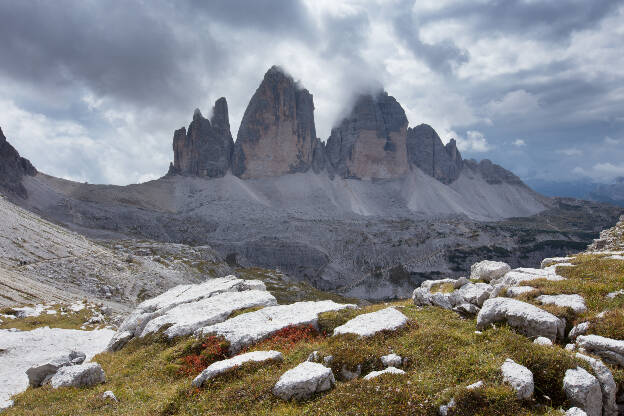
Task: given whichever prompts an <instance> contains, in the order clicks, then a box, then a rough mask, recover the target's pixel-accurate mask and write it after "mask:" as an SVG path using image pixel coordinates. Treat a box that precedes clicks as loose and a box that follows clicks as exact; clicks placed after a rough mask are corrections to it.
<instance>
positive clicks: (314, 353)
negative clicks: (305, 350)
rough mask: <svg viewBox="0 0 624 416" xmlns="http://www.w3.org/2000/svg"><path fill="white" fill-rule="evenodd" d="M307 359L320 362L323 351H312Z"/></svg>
mask: <svg viewBox="0 0 624 416" xmlns="http://www.w3.org/2000/svg"><path fill="white" fill-rule="evenodd" d="M306 361H310V362H313V363H318V362H319V361H321V353H319V352H318V351H312V352H311V353H310V355H308V358H307V359H306Z"/></svg>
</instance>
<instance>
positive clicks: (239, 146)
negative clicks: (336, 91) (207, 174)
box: [232, 66, 324, 179]
mask: <svg viewBox="0 0 624 416" xmlns="http://www.w3.org/2000/svg"><path fill="white" fill-rule="evenodd" d="M323 153H324V152H323V146H322V144H321V143H320V140H319V139H318V138H317V137H316V127H315V125H314V101H313V97H312V94H310V92H309V91H308V90H306V89H304V88H302V87H301V86H300V85H298V84H297V83H296V82H295V81H294V80H293V78H292V77H291V76H290V75H287V74H286V73H285V72H284V71H283V70H282V69H281V68H279V67H277V66H273V67H271V68H270V69H269V70H268V72H267V73H266V74H265V75H264V79H263V80H262V83H261V84H260V86H259V87H258V89H257V90H256V92H255V94H254V95H253V97H252V98H251V101H250V102H249V105H248V106H247V109H246V110H245V114H244V115H243V120H242V121H241V125H240V129H239V130H238V136H237V139H236V144H235V146H234V155H233V158H232V171H233V173H234V174H235V175H237V176H240V177H241V178H244V179H247V178H260V177H268V176H280V175H283V174H286V173H297V172H306V171H307V170H309V169H310V168H314V169H315V171H318V170H320V169H322V167H324V154H323Z"/></svg>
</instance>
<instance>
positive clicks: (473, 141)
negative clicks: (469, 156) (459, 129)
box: [457, 130, 492, 153]
mask: <svg viewBox="0 0 624 416" xmlns="http://www.w3.org/2000/svg"><path fill="white" fill-rule="evenodd" d="M457 147H458V148H459V150H460V151H462V152H466V153H484V152H488V151H490V150H492V146H491V145H490V144H489V143H488V142H487V140H486V139H485V136H484V135H483V133H481V132H479V131H475V130H469V131H467V132H466V137H465V138H463V137H458V138H457Z"/></svg>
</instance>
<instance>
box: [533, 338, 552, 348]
mask: <svg viewBox="0 0 624 416" xmlns="http://www.w3.org/2000/svg"><path fill="white" fill-rule="evenodd" d="M533 343H534V344H537V345H544V346H547V347H549V346H552V345H553V343H552V341H551V340H549V339H548V338H546V337H537V338H535V339H534V340H533Z"/></svg>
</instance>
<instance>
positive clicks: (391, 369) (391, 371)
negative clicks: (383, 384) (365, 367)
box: [364, 367, 405, 380]
mask: <svg viewBox="0 0 624 416" xmlns="http://www.w3.org/2000/svg"><path fill="white" fill-rule="evenodd" d="M383 374H405V371H403V370H401V369H400V368H396V367H388V368H386V369H384V370H379V371H371V372H370V373H368V374H366V375H365V376H364V380H372V379H374V378H375V377H379V376H381V375H383Z"/></svg>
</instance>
